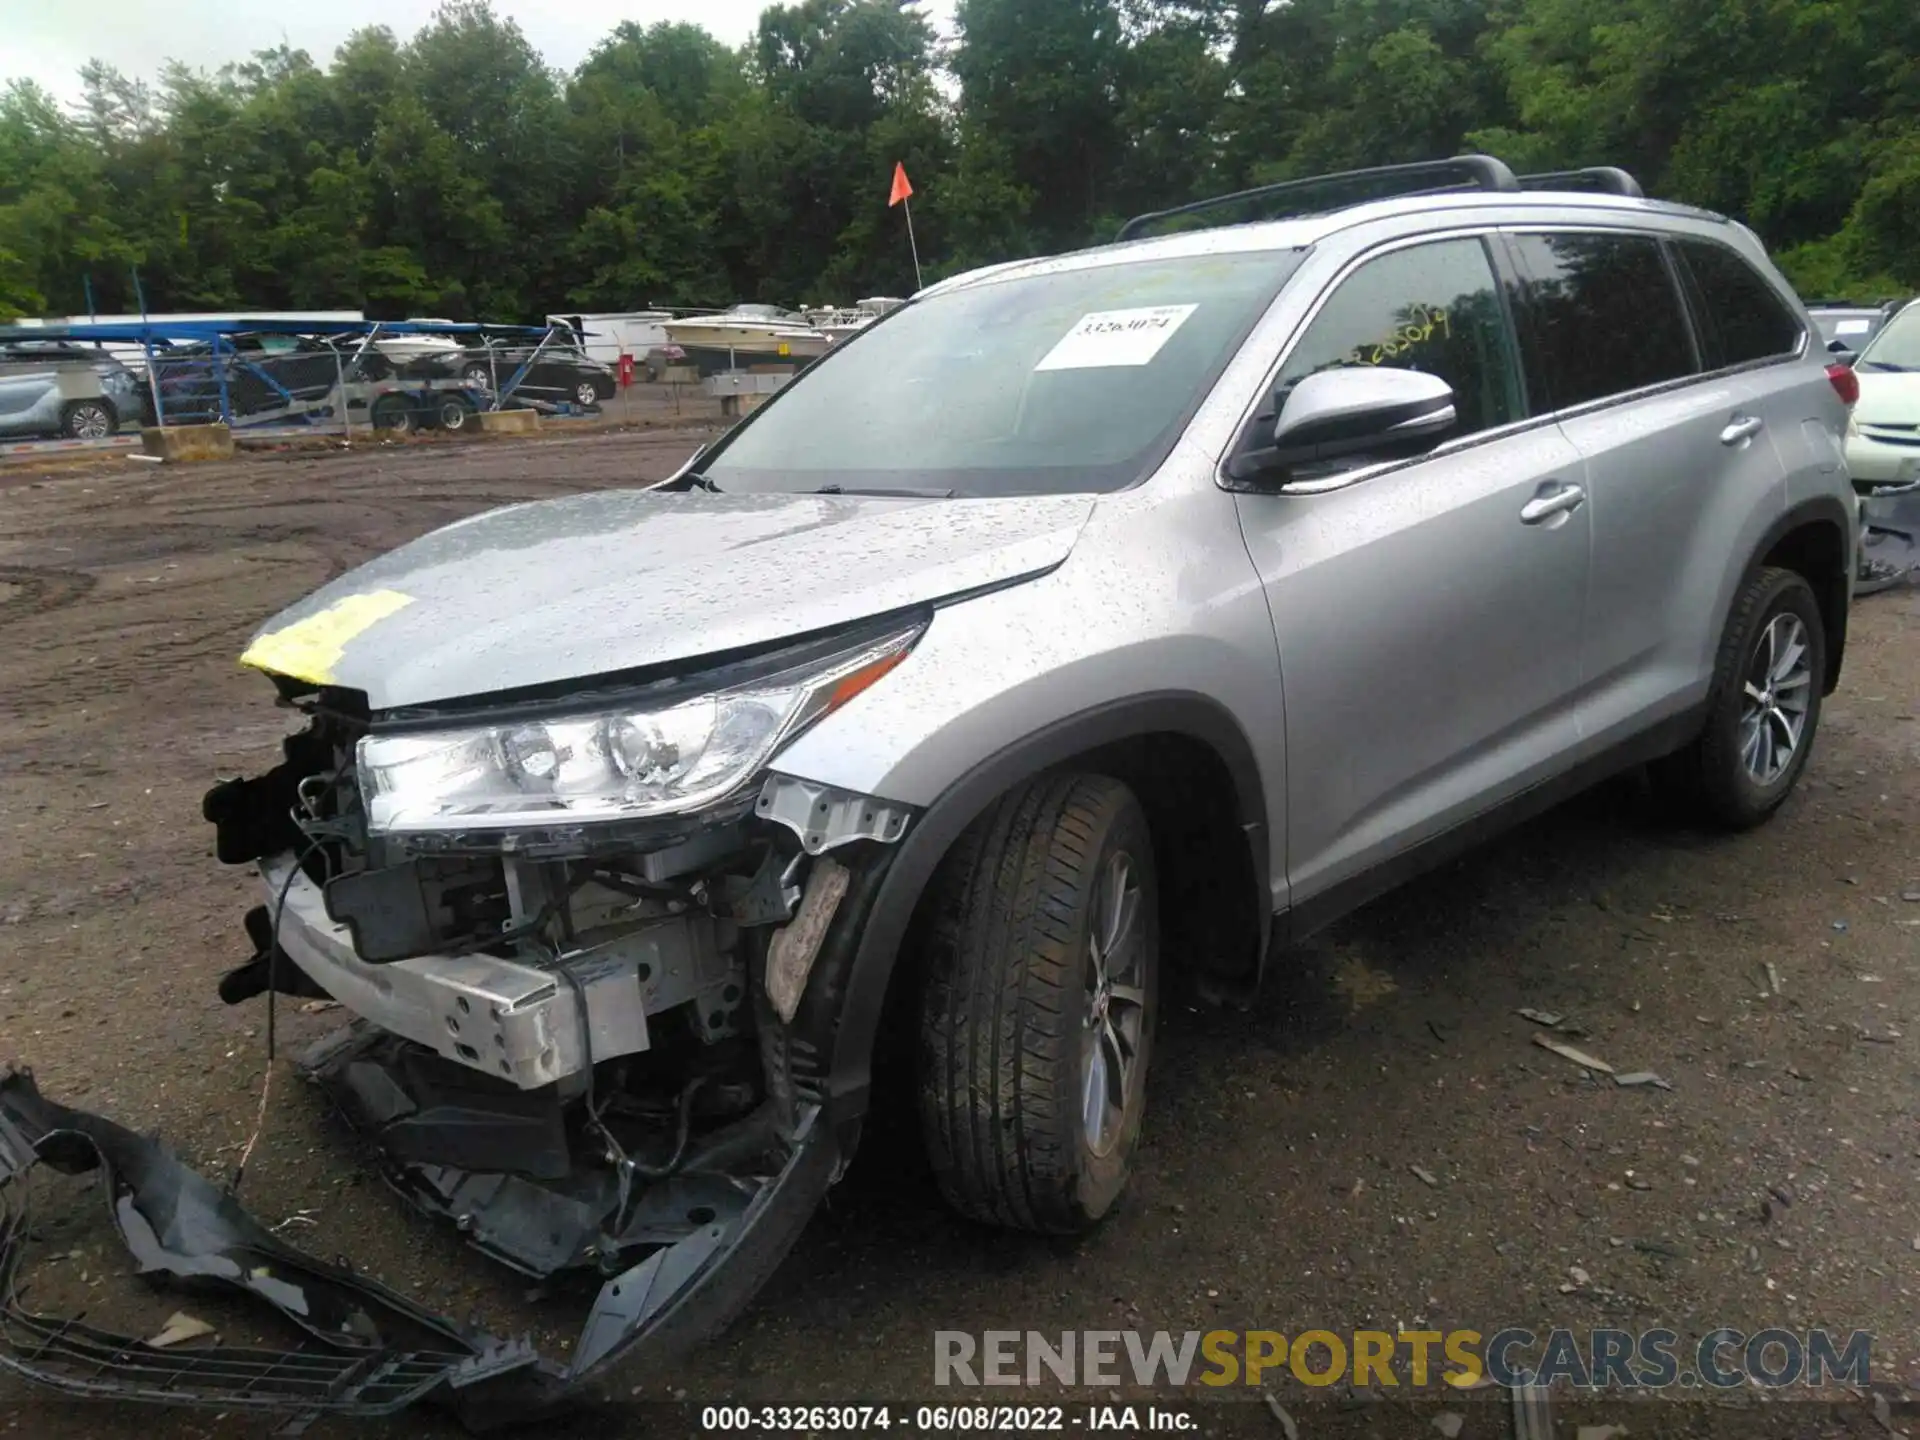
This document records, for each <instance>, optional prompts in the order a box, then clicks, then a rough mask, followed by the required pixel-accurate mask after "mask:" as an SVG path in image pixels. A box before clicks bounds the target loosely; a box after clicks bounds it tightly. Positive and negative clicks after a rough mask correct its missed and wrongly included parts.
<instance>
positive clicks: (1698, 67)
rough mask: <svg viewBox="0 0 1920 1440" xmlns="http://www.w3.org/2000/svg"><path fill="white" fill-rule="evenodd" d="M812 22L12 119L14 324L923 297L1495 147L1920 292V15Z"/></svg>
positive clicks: (775, 15)
mask: <svg viewBox="0 0 1920 1440" xmlns="http://www.w3.org/2000/svg"><path fill="white" fill-rule="evenodd" d="M955 29H956V32H957V33H956V36H955V38H954V39H953V40H952V41H951V42H950V43H948V44H945V45H944V46H943V45H942V43H941V42H940V41H938V40H937V38H936V37H935V35H934V34H933V32H932V30H931V28H930V26H929V24H928V22H927V20H926V18H925V17H924V15H923V14H922V13H921V11H920V10H919V9H918V8H916V6H915V5H914V4H913V3H912V0H786V3H780V4H775V5H773V6H772V7H770V8H769V9H767V10H766V12H765V13H764V14H763V15H762V17H761V20H760V23H759V26H758V28H757V30H756V32H755V34H754V36H753V37H752V39H751V40H749V41H748V43H747V44H745V45H743V46H741V47H740V48H738V49H737V50H736V49H731V48H729V47H727V46H725V45H722V44H721V43H720V42H719V41H717V40H715V39H714V38H713V37H712V36H711V35H709V34H708V33H707V32H705V31H704V30H702V29H700V28H699V27H698V26H695V25H688V24H656V25H651V26H645V27H643V26H640V25H636V24H634V23H631V22H623V23H621V24H618V25H616V26H615V27H613V29H612V30H611V31H610V32H609V33H608V35H607V36H606V38H605V39H604V40H603V41H602V42H601V44H600V45H599V46H598V47H597V48H596V49H595V50H594V51H593V52H592V54H591V55H589V57H588V58H587V60H586V61H585V62H584V63H583V64H581V65H580V66H579V67H578V69H577V70H575V71H574V72H573V73H572V74H567V75H563V74H559V73H556V72H554V71H553V70H551V69H549V68H548V67H547V66H546V64H545V63H544V62H543V61H542V59H541V57H540V56H539V55H538V54H537V53H536V52H535V51H534V50H533V48H532V47H531V45H530V44H529V43H528V42H527V39H526V37H525V36H524V35H523V34H522V33H521V32H520V30H519V28H518V27H517V26H516V25H515V24H514V23H513V22H512V21H511V20H509V19H505V18H503V17H501V16H500V15H498V14H496V13H495V12H494V11H493V10H492V9H491V8H490V7H489V5H488V4H487V3H486V0H450V3H447V4H444V5H443V6H442V7H441V9H440V10H439V11H438V12H437V13H436V14H435V15H434V17H433V19H432V20H431V21H430V22H429V23H428V24H427V25H426V26H425V27H424V28H423V29H421V30H420V31H419V32H418V33H417V34H415V35H413V36H410V37H397V36H395V35H394V34H393V33H392V32H391V31H389V30H387V29H384V28H378V27H376V28H370V29H365V30H361V31H358V32H356V33H355V34H354V35H353V36H351V37H350V38H349V39H348V40H347V42H346V43H345V44H343V45H342V46H340V47H339V49H338V50H336V51H335V52H334V54H333V55H332V57H331V58H330V59H329V60H328V61H327V63H325V64H324V65H322V64H319V63H316V62H315V60H314V59H313V58H312V57H310V56H308V55H307V54H306V53H304V52H301V51H297V50H291V49H288V48H286V47H281V48H279V49H275V50H270V51H264V52H261V53H259V54H257V55H254V56H253V57H251V58H250V59H247V60H245V61H242V62H239V63H236V64H233V65H230V66H227V67H225V68H223V69H221V70H220V71H218V72H217V73H214V74H204V73H196V72H190V71H187V70H184V69H181V68H179V67H171V68H169V69H168V70H166V71H165V72H164V73H163V74H162V75H160V76H159V77H158V79H157V80H156V81H155V82H154V83H153V84H151V85H148V84H144V83H140V82H137V81H133V80H129V79H128V78H127V77H125V76H123V75H120V74H118V73H117V72H115V71H114V70H112V69H111V68H110V67H107V66H104V65H100V64H97V63H96V64H91V65H89V66H87V67H86V68H85V69H84V70H83V71H82V72H81V77H80V87H81V88H80V94H81V98H80V101H79V103H78V104H76V105H74V106H72V107H68V108H62V107H61V106H60V105H58V104H57V103H56V102H55V101H54V100H53V99H52V98H51V97H50V96H49V95H48V94H47V93H46V92H45V91H44V90H43V89H41V88H39V87H37V86H34V85H31V84H25V83H15V84H13V85H11V86H10V87H8V88H7V89H5V90H4V91H0V317H10V316H13V315H17V314H22V313H34V312H40V311H54V312H79V311H82V310H84V309H85V308H86V299H87V297H86V289H87V285H88V283H89V282H90V283H91V287H92V295H93V300H94V302H95V304H96V306H97V308H98V309H100V310H101V311H103V312H110V311H119V310H131V309H133V308H135V306H136V304H137V303H138V298H139V297H137V296H136V293H135V291H134V287H133V281H132V275H133V271H134V269H135V267H138V272H139V275H140V279H141V282H142V286H143V289H144V292H145V293H144V298H145V301H146V303H147V305H148V306H149V307H150V308H154V309H174V308H228V307H237V306H247V307H257V308H275V307H288V308H321V307H332V306H360V307H364V308H365V309H367V310H368V311H369V312H370V313H372V314H376V315H441V316H447V317H450V318H468V317H473V316H481V315H484V316H486V317H488V318H497V319H527V318H532V317H535V316H538V315H540V314H542V313H544V312H546V311H547V310H555V309H561V308H572V307H591V308H595V309H624V308H632V307H640V306H645V305H650V304H717V303H725V302H728V301H731V300H734V299H738V298H752V299H765V300H773V301H779V302H784V303H788V304H793V303H800V302H815V303H822V302H829V301H845V300H849V299H852V298H855V297H857V296H859V295H864V294H871V293H886V292H891V293H903V292H905V291H906V290H908V289H909V288H910V287H911V286H912V285H913V281H914V274H913V265H912V259H911V255H910V253H909V251H908V248H907V245H906V243H905V241H906V236H905V229H904V220H905V217H904V216H903V215H902V214H901V213H900V211H899V210H897V209H890V208H888V206H887V204H886V197H887V186H888V182H889V178H890V176H891V174H892V170H893V166H894V163H895V162H896V161H903V162H905V164H906V166H907V170H908V173H909V174H910V175H911V177H912V179H913V182H914V185H915V187H916V192H915V195H914V205H913V221H914V226H915V233H916V236H917V238H918V240H919V245H920V253H921V256H922V259H923V262H924V265H925V270H926V274H927V276H928V278H934V277H937V276H939V275H942V274H947V273H952V272H953V271H955V270H957V269H960V268H964V267H966V266H970V265H976V264H983V263H989V262H992V261H995V260H1000V259H1005V258H1009V257H1013V256H1017V255H1024V254H1032V253H1035V252H1038V251H1046V250H1056V249H1062V248H1068V247H1072V246H1077V245H1082V244H1086V243H1089V242H1092V241H1097V240H1100V239H1104V238H1106V237H1107V236H1109V235H1111V233H1112V231H1113V228H1114V227H1115V226H1117V225H1118V223H1119V222H1120V221H1121V220H1122V219H1123V218H1124V217H1125V216H1127V215H1129V214H1132V213H1136V212H1138V211H1142V210H1149V209H1158V208H1161V207H1163V206H1166V205H1171V204H1178V203H1180V202H1182V201H1185V200H1191V199H1195V198H1198V197H1200V196H1204V195H1209V194H1215V193H1219V192H1221V191H1223V190H1227V189H1231V188H1234V187H1237V186H1241V185H1246V184H1252V183H1257V182H1259V181H1263V180H1268V179H1279V178H1287V177H1291V176H1296V175H1306V174H1313V173H1319V172H1323V171H1327V170H1334V169H1344V168H1352V167H1359V166H1366V165H1378V164H1388V163H1393V162H1397V161H1405V160H1414V159H1421V158H1430V157H1434V156H1438V155H1444V154H1450V153H1455V152H1457V151H1460V150H1463V149H1469V148H1478V149H1485V150H1488V151H1490V152H1492V153H1494V154H1498V155H1500V156H1502V157H1503V158H1505V159H1506V160H1508V161H1509V163H1511V164H1513V165H1514V166H1515V167H1516V168H1518V169H1523V170H1524V169H1546V168H1558V167H1562V166H1569V165H1579V164H1599V163H1605V164H1618V165H1625V166H1627V167H1628V168H1630V169H1632V170H1633V171H1634V172H1635V173H1636V174H1638V175H1640V177H1641V179H1642V180H1643V182H1645V183H1646V184H1647V185H1648V188H1649V190H1650V191H1652V192H1653V193H1656V194H1662V195H1666V196H1670V197H1672V198H1675V199H1680V200H1686V201H1691V202H1694V203H1697V204H1702V205H1706V206H1709V207H1712V208H1714V209H1717V210H1721V211H1723V212H1726V213H1728V214H1732V215H1734V216H1737V217H1739V218H1740V219H1742V220H1744V221H1745V222H1746V223H1748V224H1750V225H1752V226H1753V227H1754V228H1755V229H1756V230H1758V231H1759V232H1760V234H1761V235H1762V236H1763V237H1764V238H1765V239H1766V240H1767V241H1768V243H1769V244H1770V245H1772V246H1773V247H1774V248H1775V250H1776V252H1777V253H1778V255H1779V258H1780V263H1781V265H1782V267H1783V268H1784V269H1785V270H1786V271H1787V273H1788V274H1789V275H1790V276H1791V277H1792V278H1793V279H1794V281H1795V283H1796V284H1798V285H1800V286H1801V287H1802V288H1803V290H1805V291H1806V292H1808V293H1814V292H1818V293H1820V294H1833V295H1856V296H1859V297H1861V298H1878V297H1881V296H1885V295H1892V294H1899V293H1911V292H1912V291H1913V290H1915V289H1917V288H1920V6H1916V5H1914V4H1913V3H1912V0H1613V3H1611V4H1610V5H1609V6H1608V7H1606V9H1605V10H1604V11H1602V12H1596V11H1594V10H1593V9H1592V8H1591V7H1589V6H1587V5H1585V4H1584V3H1582V0H1285V3H1278V4H1276V3H1271V0H959V3H958V6H957V8H956V13H955Z"/></svg>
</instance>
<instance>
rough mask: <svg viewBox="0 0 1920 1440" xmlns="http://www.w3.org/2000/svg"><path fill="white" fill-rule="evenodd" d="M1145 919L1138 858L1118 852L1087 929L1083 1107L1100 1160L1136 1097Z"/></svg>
mask: <svg viewBox="0 0 1920 1440" xmlns="http://www.w3.org/2000/svg"><path fill="white" fill-rule="evenodd" d="M1139 921H1140V882H1139V879H1138V877H1137V876H1136V875H1135V873H1134V865H1133V857H1132V856H1130V855H1128V854H1127V853H1126V852H1125V851H1117V852H1115V853H1114V854H1113V855H1110V856H1109V857H1108V858H1107V861H1106V864H1105V866H1104V867H1102V870H1101V873H1100V880H1099V883H1098V885H1097V887H1096V888H1095V890H1094V896H1093V906H1092V913H1091V917H1090V923H1089V924H1088V927H1087V975H1086V992H1085V995H1086V1011H1085V1018H1084V1021H1083V1024H1084V1028H1085V1031H1086V1034H1085V1036H1084V1039H1083V1044H1082V1059H1081V1102H1080V1103H1081V1121H1082V1125H1083V1128H1084V1129H1085V1131H1086V1138H1087V1147H1088V1148H1089V1149H1090V1150H1092V1151H1093V1153H1094V1154H1096V1155H1106V1154H1108V1153H1109V1152H1111V1151H1112V1149H1113V1147H1114V1145H1115V1144H1116V1143H1117V1142H1118V1141H1119V1138H1120V1136H1121V1134H1122V1132H1123V1131H1124V1129H1125V1128H1126V1116H1127V1106H1128V1104H1129V1103H1130V1102H1131V1101H1132V1099H1133V1091H1134V1084H1133V1079H1134V1071H1135V1069H1136V1068H1137V1065H1138V1062H1139V1059H1140V1042H1141V1033H1142V1030H1143V1027H1144V1025H1145V1022H1146V1004H1147V992H1146V964H1147V961H1146V945H1145V940H1144V936H1143V935H1142V933H1141V926H1140V923H1139Z"/></svg>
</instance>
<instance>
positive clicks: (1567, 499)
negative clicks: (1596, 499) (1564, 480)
mask: <svg viewBox="0 0 1920 1440" xmlns="http://www.w3.org/2000/svg"><path fill="white" fill-rule="evenodd" d="M1548 483H1549V484H1551V483H1552V482H1551V481H1549V482H1548ZM1586 503H1587V492H1586V491H1584V490H1582V489H1581V488H1580V487H1579V486H1578V485H1562V486H1561V487H1560V488H1559V489H1557V490H1546V491H1545V493H1543V494H1538V495H1535V496H1534V497H1533V499H1531V500H1529V501H1527V503H1526V504H1524V505H1522V506H1521V507H1520V523H1521V524H1522V525H1544V524H1545V523H1546V522H1547V521H1549V520H1551V519H1553V517H1554V516H1556V515H1571V514H1572V513H1573V512H1574V511H1576V510H1578V509H1579V508H1580V507H1581V506H1582V505H1584V504H1586Z"/></svg>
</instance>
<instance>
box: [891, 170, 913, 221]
mask: <svg viewBox="0 0 1920 1440" xmlns="http://www.w3.org/2000/svg"><path fill="white" fill-rule="evenodd" d="M911 194H913V186H911V185H909V184H908V183H907V167H906V166H905V165H903V164H901V163H900V162H899V161H898V160H896V161H894V162H893V192H892V193H891V194H890V195H888V196H887V208H888V209H889V210H891V209H892V208H893V207H894V206H896V205H898V204H899V203H900V202H901V201H902V200H904V199H906V198H907V197H908V196H909V195H911Z"/></svg>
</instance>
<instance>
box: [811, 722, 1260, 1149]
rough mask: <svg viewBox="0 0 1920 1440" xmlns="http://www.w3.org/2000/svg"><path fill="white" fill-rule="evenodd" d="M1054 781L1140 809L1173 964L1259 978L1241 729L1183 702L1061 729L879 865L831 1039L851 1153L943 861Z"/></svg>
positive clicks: (831, 1095) (932, 814) (1250, 798)
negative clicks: (1071, 781) (1108, 793)
mask: <svg viewBox="0 0 1920 1440" xmlns="http://www.w3.org/2000/svg"><path fill="white" fill-rule="evenodd" d="M1049 771H1076V772H1082V773H1087V774H1100V775H1107V776H1110V777H1111V778H1114V779H1117V780H1120V781H1121V782H1122V783H1124V784H1126V785H1127V786H1128V787H1129V788H1131V789H1133V790H1134V792H1135V794H1136V795H1137V796H1138V797H1139V799H1140V802H1141V805H1142V808H1143V809H1145V810H1146V812H1147V817H1148V823H1149V826H1150V828H1151V829H1152V831H1153V838H1154V843H1155V849H1156V852H1157V853H1159V854H1161V855H1162V856H1163V857H1164V858H1163V860H1162V862H1161V865H1160V870H1161V893H1162V895H1163V896H1169V897H1171V898H1172V900H1173V902H1174V903H1173V904H1171V905H1166V906H1165V907H1164V909H1163V928H1164V932H1165V933H1164V939H1163V948H1164V949H1165V950H1166V952H1167V953H1168V954H1169V955H1183V954H1188V953H1195V952H1194V951H1193V950H1191V949H1190V948H1189V947H1194V946H1199V947H1202V948H1201V949H1200V950H1199V952H1198V953H1201V954H1208V955H1210V956H1211V957H1212V958H1214V959H1216V960H1217V961H1221V962H1224V964H1225V966H1226V967H1229V968H1237V969H1240V970H1243V971H1244V970H1252V971H1254V972H1255V973H1257V970H1258V967H1259V965H1260V963H1261V961H1262V960H1263V959H1264V955H1265V945H1266V939H1267V935H1268V931H1269V928H1270V926H1269V921H1270V915H1269V911H1270V910H1271V904H1270V901H1269V898H1268V888H1267V887H1268V876H1269V869H1268V855H1269V847H1270V839H1269V829H1268V824H1267V815H1266V807H1265V799H1264V791H1263V789H1262V783H1261V772H1260V767H1259V763H1258V761H1257V760H1256V758H1255V752H1254V749H1253V745H1252V742H1251V741H1250V740H1249V739H1248V738H1247V736H1246V734H1245V732H1244V731H1243V730H1242V729H1241V728H1240V726H1239V723H1238V722H1237V721H1236V720H1234V719H1233V717H1232V716H1231V715H1230V714H1228V712H1227V711H1226V710H1225V709H1224V708H1223V707H1222V706H1221V705H1220V704H1219V702H1217V701H1215V700H1213V699H1211V698H1209V697H1207V696H1204V695H1200V694H1196V693H1189V692H1163V693H1160V694H1155V695H1149V696H1143V697H1139V698H1136V699H1131V700H1126V701H1120V702H1116V703H1113V704H1110V705H1105V706H1100V707H1097V708H1095V709H1092V710H1087V711H1083V712H1081V713H1079V714H1077V715H1074V716H1071V717H1068V718H1066V719H1063V720H1061V721H1058V722H1056V723H1055V724H1053V725H1050V726H1048V727H1046V728H1044V729H1042V730H1039V731H1036V732H1034V733H1033V734H1031V735H1028V736H1025V737H1023V738H1022V739H1020V740H1018V741H1016V742H1014V743H1013V744H1011V745H1009V746H1007V747H1006V748H1004V749H1002V750H1000V751H998V752H996V753H995V754H994V755H992V756H990V757H989V758H988V759H987V760H985V761H984V762H983V763H981V764H980V765H978V766H976V767H975V768H974V769H973V770H972V771H970V772H969V773H968V774H967V775H965V776H964V777H962V778H961V779H960V780H958V781H956V782H955V783H954V784H953V785H951V786H950V787H949V788H948V789H947V790H946V791H945V792H944V793H943V794H942V795H941V796H940V797H939V798H938V799H937V800H935V801H934V802H933V804H932V805H930V806H928V808H927V810H926V811H925V813H924V814H923V815H921V816H920V818H919V819H918V820H917V821H916V822H915V824H914V825H913V826H912V827H911V828H910V829H909V830H908V832H907V835H906V837H905V838H904V839H903V840H902V841H901V842H900V843H899V845H898V846H897V847H896V850H895V853H894V854H892V855H891V856H889V857H888V859H889V863H888V867H887V873H886V876H885V878H884V879H883V880H882V881H881V883H880V885H879V887H878V890H877V892H876V894H875V896H874V900H873V904H872V906H871V908H870V909H869V910H868V913H867V915H866V916H865V919H864V923H863V926H862V930H861V935H860V939H859V942H858V946H857V949H856V952H855V956H854V961H853V968H852V973H851V975H850V977H849V983H848V986H847V999H846V1004H845V1008H844V1010H843V1012H842V1014H841V1016H840V1020H839V1025H838V1027H837V1030H836V1033H835V1037H834V1041H833V1058H832V1065H831V1073H830V1076H829V1081H828V1087H827V1093H828V1108H829V1118H830V1120H831V1121H832V1123H833V1124H834V1125H835V1126H836V1127H837V1128H839V1129H840V1130H841V1131H842V1138H843V1143H844V1144H845V1145H846V1146H847V1147H848V1148H849V1149H850V1148H851V1146H852V1144H853V1139H854V1136H855V1135H856V1134H857V1129H856V1128H855V1127H857V1124H858V1122H859V1120H860V1117H861V1116H862V1115H863V1114H864V1113H865V1110H866V1104H867V1096H868V1091H869V1088H870V1085H871V1079H872V1067H873V1059H874V1045H875V1041H876V1039H877V1038H878V1037H879V1036H880V1034H881V1029H882V1014H883V1011H891V1010H892V1009H893V1006H894V1004H895V1003H896V1002H898V1001H899V1000H900V998H901V996H900V990H901V988H902V987H898V986H896V985H895V984H894V983H893V982H894V981H895V980H896V978H897V977H898V976H899V975H900V974H901V972H900V970H899V967H898V966H897V963H896V962H897V961H898V959H899V958H900V956H901V955H902V952H903V950H904V948H905V947H906V945H907V943H908V941H909V937H910V935H911V933H912V931H913V928H914V924H915V921H916V919H917V918H918V917H919V915H920V911H921V902H922V901H923V899H924V898H925V897H926V896H927V895H928V893H929V888H930V886H931V884H932V882H933V879H934V876H935V874H936V872H937V871H938V870H939V867H940V864H941V862H942V861H943V860H944V859H945V858H946V857H947V855H948V854H949V853H950V852H951V851H952V850H953V847H954V846H955V844H956V843H957V842H959V840H960V839H961V837H962V836H963V835H965V834H966V832H967V831H968V829H969V828H970V827H971V826H972V825H973V824H974V823H975V822H976V821H978V820H979V819H980V818H981V817H982V816H984V815H986V814H987V813H988V812H989V811H990V810H991V809H992V808H993V806H994V805H995V803H996V802H997V801H998V800H999V799H1000V798H1001V797H1002V796H1004V795H1006V794H1008V793H1009V792H1011V791H1013V790H1014V789H1016V788H1017V787H1019V786H1021V785H1024V784H1026V783H1027V782H1029V781H1031V780H1033V779H1035V778H1036V777H1038V776H1040V775H1042V774H1045V773H1047V772H1049ZM1163 837H1164V838H1163ZM1169 862H1171V865H1170V864H1169ZM1236 952H1237V953H1236Z"/></svg>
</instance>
